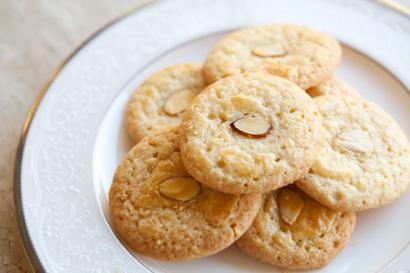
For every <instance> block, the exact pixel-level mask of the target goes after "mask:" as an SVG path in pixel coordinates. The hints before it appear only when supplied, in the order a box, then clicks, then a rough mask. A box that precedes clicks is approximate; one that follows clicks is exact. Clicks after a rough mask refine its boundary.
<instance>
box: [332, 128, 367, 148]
mask: <svg viewBox="0 0 410 273" xmlns="http://www.w3.org/2000/svg"><path fill="white" fill-rule="evenodd" d="M335 144H336V145H338V146H339V147H342V148H343V149H347V150H349V151H352V152H357V153H369V152H371V151H373V148H374V143H373V140H372V138H371V137H370V135H369V134H368V133H367V132H365V131H362V130H357V129H354V130H348V131H344V132H342V133H340V134H338V135H337V136H336V137H335Z"/></svg>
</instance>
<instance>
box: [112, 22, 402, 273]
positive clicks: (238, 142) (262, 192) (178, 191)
mask: <svg viewBox="0 0 410 273" xmlns="http://www.w3.org/2000/svg"><path fill="white" fill-rule="evenodd" d="M341 55H342V50H341V47H340V45H339V43H338V42H337V41H336V40H335V39H333V38H331V37H328V36H326V35H324V34H322V33H319V32H317V31H315V30H312V29H310V28H307V27H302V26H296V25H268V26H259V27H252V28H247V29H243V30H240V31H237V32H235V33H232V34H229V35H228V36H226V37H224V38H223V39H222V40H221V41H220V42H219V43H218V44H217V45H216V46H215V47H214V49H213V50H212V51H211V52H210V54H209V55H208V57H207V59H206V61H205V64H204V65H203V66H201V65H193V64H179V65H175V66H171V67H168V68H165V69H164V70H161V71H159V72H157V73H156V74H154V75H152V76H151V77H150V78H148V79H147V80H146V81H145V82H143V83H142V84H141V86H139V87H138V89H137V90H136V91H135V93H134V94H133V95H132V97H131V98H130V101H129V104H128V110H127V113H126V115H127V117H126V119H127V127H128V131H129V134H130V136H131V137H132V139H133V140H134V141H135V142H136V145H135V147H134V148H132V149H131V150H130V151H129V152H128V154H127V155H126V156H125V158H124V159H123V161H122V162H121V163H120V165H119V166H118V168H117V171H116V172H115V175H114V178H113V182H112V186H111V190H110V194H109V205H110V212H111V218H112V224H113V226H114V228H115V230H116V232H117V234H118V235H119V236H120V237H121V238H122V240H123V241H124V242H125V243H126V244H127V245H128V246H129V247H130V248H131V249H133V250H135V251H136V252H139V253H141V254H144V255H147V256H150V257H153V258H156V259H160V260H173V261H184V260H191V259H196V258H200V257H204V256H208V255H211V254H215V253H217V252H219V251H221V250H223V249H225V248H227V247H228V246H230V245H231V244H233V243H234V242H236V246H237V247H239V248H240V249H241V250H242V251H243V252H244V253H246V254H248V255H250V256H253V257H255V258H257V259H259V260H261V261H265V262H268V263H270V264H272V265H276V266H279V267H283V268H288V269H311V268H318V267H322V266H324V265H326V264H327V263H328V262H329V261H330V260H331V259H332V258H333V257H334V256H335V255H336V254H337V253H338V252H339V251H340V250H341V249H342V248H343V247H344V246H345V245H346V244H347V242H348V241H349V238H350V236H351V234H352V232H353V229H354V226H355V222H356V216H355V211H362V210H366V209H371V208H377V207H380V206H383V205H386V204H388V203H390V202H392V201H394V200H395V199H397V198H398V197H399V196H401V195H402V194H403V193H404V192H405V191H406V189H407V187H408V186H409V183H410V168H409V166H410V143H409V141H408V139H407V137H406V136H405V134H404V133H403V131H402V130H401V129H400V127H399V126H398V124H397V123H396V122H395V121H394V119H393V118H392V117H391V116H390V115H389V114H387V113H386V112H385V111H384V110H383V109H382V108H380V107H379V106H377V105H375V104H374V103H372V102H369V101H366V100H364V99H363V98H361V97H360V95H359V93H358V92H356V91H355V90H354V89H353V88H351V87H350V86H348V85H347V84H346V83H344V82H342V81H340V80H337V79H335V78H333V76H332V74H333V72H334V70H335V69H336V67H337V65H338V63H339V62H340V60H341Z"/></svg>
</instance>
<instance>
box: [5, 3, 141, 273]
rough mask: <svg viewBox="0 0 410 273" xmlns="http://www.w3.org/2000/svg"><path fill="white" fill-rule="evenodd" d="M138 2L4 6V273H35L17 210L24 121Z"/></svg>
mask: <svg viewBox="0 0 410 273" xmlns="http://www.w3.org/2000/svg"><path fill="white" fill-rule="evenodd" d="M139 2H140V0H115V1H112V0H87V1H82V0H72V1H54V0H26V1H24V0H17V1H16V0H0V73H1V75H0V120H1V126H0V272H2V273H9V272H31V268H30V265H29V263H28V260H27V258H26V257H25V255H24V251H23V248H22V246H21V243H20V239H19V235H18V231H17V227H16V220H15V216H14V213H15V210H14V205H13V168H14V160H15V153H16V148H17V145H18V140H19V138H20V132H21V129H22V126H23V122H24V120H25V117H26V115H27V113H28V111H29V109H30V107H31V105H32V104H33V102H34V99H35V97H36V96H37V94H38V92H39V90H40V89H41V87H42V86H43V84H44V83H45V82H46V81H47V79H48V78H49V77H50V75H51V73H52V72H53V70H54V69H55V68H56V67H57V66H58V64H60V63H61V62H62V61H63V59H64V58H65V57H66V56H67V55H68V54H69V53H70V52H71V51H72V50H73V49H74V48H76V47H77V46H78V45H79V44H80V43H81V42H82V41H83V40H85V39H86V38H87V37H88V36H89V35H91V34H92V33H93V32H94V31H95V30H97V29H98V28H100V27H101V26H102V25H104V24H105V23H107V22H108V21H110V20H112V19H113V18H115V17H117V16H119V15H120V14H122V13H124V12H125V11H127V10H129V9H131V8H132V7H133V6H135V5H138V3H139Z"/></svg>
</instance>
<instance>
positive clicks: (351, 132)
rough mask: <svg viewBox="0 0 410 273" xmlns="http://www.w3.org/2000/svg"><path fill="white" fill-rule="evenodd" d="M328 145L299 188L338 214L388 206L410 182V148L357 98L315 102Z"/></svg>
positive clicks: (387, 120) (387, 119) (377, 111)
mask: <svg viewBox="0 0 410 273" xmlns="http://www.w3.org/2000/svg"><path fill="white" fill-rule="evenodd" d="M314 100H315V102H316V105H317V106H318V108H319V111H320V113H321V114H322V116H323V126H324V128H325V132H324V134H323V135H324V137H325V140H326V142H325V146H324V148H323V149H322V150H321V151H320V153H319V155H318V158H317V160H316V161H315V162H314V163H313V165H312V168H311V169H310V171H309V173H308V174H307V175H306V176H305V177H304V178H303V179H301V180H299V181H297V182H296V185H297V186H298V187H300V188H301V189H302V190H303V191H305V192H306V193H307V194H309V195H310V196H311V197H313V198H315V199H316V200H317V201H319V202H321V203H322V204H324V205H325V206H328V207H330V208H332V209H335V210H342V211H350V210H355V211H356V210H365V209H370V208H376V207H380V206H383V205H385V204H388V203H390V202H392V201H393V200H395V199H396V198H398V197H399V196H400V195H401V194H403V193H404V192H405V190H406V189H407V187H408V185H409V183H410V168H409V166H410V144H409V141H408V140H407V137H406V135H405V134H404V133H403V131H402V130H401V129H400V127H399V125H398V124H397V123H396V122H395V121H394V119H393V118H392V117H391V116H390V115H389V114H387V113H386V112H385V111H384V110H383V109H381V108H380V107H379V106H377V105H375V104H373V103H371V102H368V101H365V100H363V99H360V98H357V97H351V96H350V97H348V96H334V95H325V96H320V97H316V98H315V99H314Z"/></svg>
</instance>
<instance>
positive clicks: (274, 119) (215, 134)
mask: <svg viewBox="0 0 410 273" xmlns="http://www.w3.org/2000/svg"><path fill="white" fill-rule="evenodd" d="M321 123H322V119H321V116H320V114H319V112H318V110H317V107H316V105H315V103H314V101H313V99H312V98H310V97H309V95H307V94H306V92H305V91H304V90H302V89H300V88H299V87H298V86H297V85H295V84H293V83H292V82H290V81H288V80H286V79H283V78H280V77H276V76H272V75H269V74H262V73H261V74H256V73H253V74H252V73H250V74H238V75H236V76H232V77H227V78H224V79H222V80H220V81H218V82H216V83H214V84H212V85H210V86H208V87H207V88H206V89H205V90H204V91H203V92H202V93H201V94H200V95H199V96H197V97H196V98H195V100H194V102H193V104H192V105H191V107H189V108H187V110H186V112H185V114H184V116H183V120H182V122H181V126H180V140H181V141H180V145H181V154H182V159H183V161H184V164H185V166H186V168H187V170H188V172H189V173H190V174H191V175H192V176H193V177H195V179H197V180H199V181H200V182H201V183H203V184H204V185H206V186H208V187H211V188H214V189H216V190H218V191H222V192H226V193H232V194H245V193H255V192H268V191H271V190H274V189H276V188H279V187H283V186H285V185H287V184H289V183H292V182H294V181H295V180H296V179H298V178H301V177H302V176H304V175H305V174H306V173H307V172H308V170H309V168H310V166H311V164H312V163H313V161H314V160H315V159H316V154H317V152H318V151H319V149H320V148H321V139H322V138H321Z"/></svg>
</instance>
